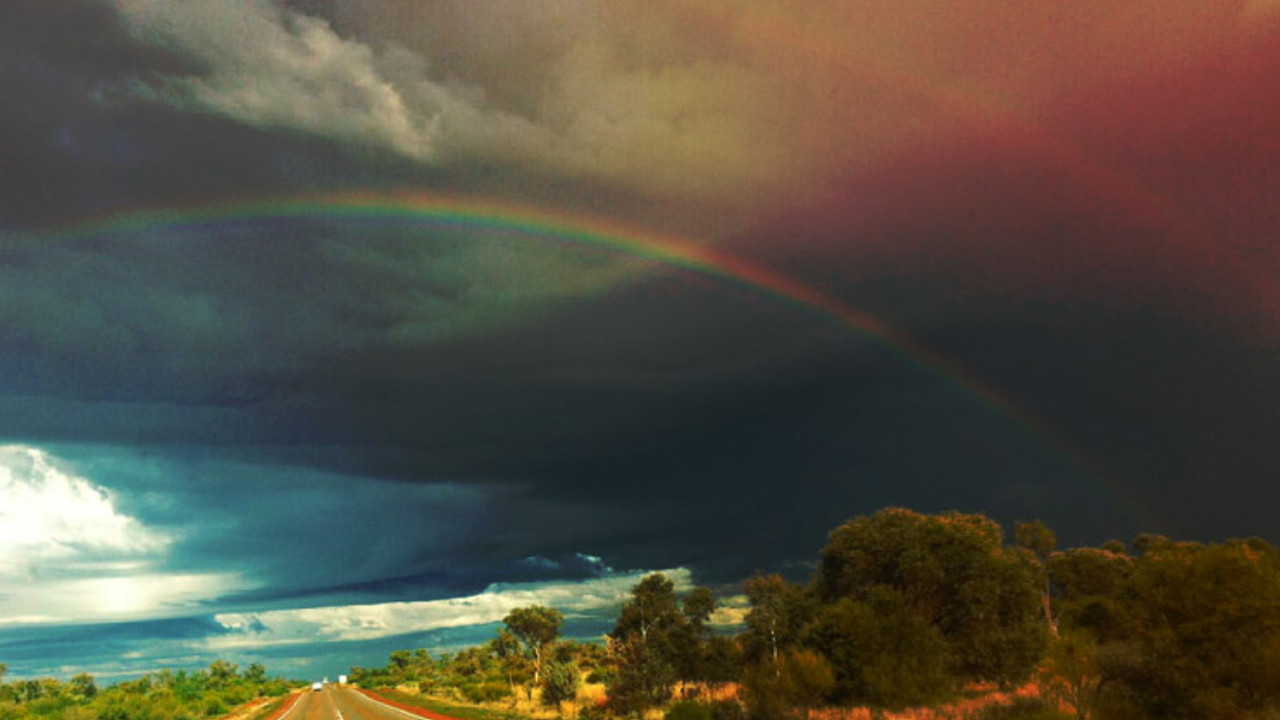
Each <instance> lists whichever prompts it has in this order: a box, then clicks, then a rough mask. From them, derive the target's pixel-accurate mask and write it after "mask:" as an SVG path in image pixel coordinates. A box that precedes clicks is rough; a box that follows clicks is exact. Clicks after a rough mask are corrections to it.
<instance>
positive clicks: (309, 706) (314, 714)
mask: <svg viewBox="0 0 1280 720" xmlns="http://www.w3.org/2000/svg"><path fill="white" fill-rule="evenodd" d="M415 717H416V716H414V715H410V714H408V713H405V712H402V711H400V710H396V709H394V708H390V707H387V706H386V705H383V704H381V703H378V702H376V701H374V700H370V699H369V698H367V697H365V696H364V695H361V694H360V693H358V692H356V691H355V690H352V689H351V688H344V687H339V686H337V685H326V686H325V688H324V689H323V690H319V691H315V690H305V691H303V693H302V697H301V698H299V699H298V704H297V705H295V706H294V708H293V709H292V710H290V711H289V714H287V715H285V716H284V718H283V720H411V719H412V718H415ZM418 720H421V719H418Z"/></svg>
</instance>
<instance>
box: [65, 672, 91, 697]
mask: <svg viewBox="0 0 1280 720" xmlns="http://www.w3.org/2000/svg"><path fill="white" fill-rule="evenodd" d="M71 692H73V693H75V694H77V695H79V696H80V697H82V698H85V699H86V700H89V699H92V698H93V696H94V695H97V694H98V685H97V683H95V682H94V681H93V676H92V675H90V674H89V673H80V674H79V675H76V676H74V677H72V678H71Z"/></svg>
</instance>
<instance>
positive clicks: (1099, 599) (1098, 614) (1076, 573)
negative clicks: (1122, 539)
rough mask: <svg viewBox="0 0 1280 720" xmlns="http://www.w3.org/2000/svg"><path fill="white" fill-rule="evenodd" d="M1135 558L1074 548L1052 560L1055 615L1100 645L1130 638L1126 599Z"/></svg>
mask: <svg viewBox="0 0 1280 720" xmlns="http://www.w3.org/2000/svg"><path fill="white" fill-rule="evenodd" d="M1133 565H1134V559H1133V558H1132V557H1130V556H1129V554H1128V553H1127V552H1125V551H1124V549H1123V548H1121V549H1120V552H1116V551H1115V549H1114V548H1113V549H1112V550H1106V549H1102V550H1099V549H1097V548H1072V549H1070V550H1064V551H1061V552H1056V553H1054V554H1053V555H1052V556H1050V558H1049V562H1048V567H1047V570H1048V574H1049V581H1050V586H1051V587H1052V588H1053V606H1054V607H1053V614H1054V617H1055V618H1057V619H1058V622H1059V624H1060V625H1062V626H1063V627H1066V628H1075V629H1087V630H1089V631H1090V632H1092V633H1093V635H1094V637H1095V638H1097V640H1098V641H1099V642H1100V643H1107V642H1112V641H1118V640H1122V639H1124V638H1126V637H1128V636H1129V634H1130V631H1129V630H1128V629H1126V628H1127V626H1128V624H1129V619H1128V618H1129V616H1130V614H1131V613H1130V612H1129V611H1128V610H1127V606H1128V605H1129V602H1128V600H1127V599H1126V597H1125V596H1126V594H1127V592H1128V590H1127V587H1128V582H1129V577H1130V575H1131V574H1132V572H1133Z"/></svg>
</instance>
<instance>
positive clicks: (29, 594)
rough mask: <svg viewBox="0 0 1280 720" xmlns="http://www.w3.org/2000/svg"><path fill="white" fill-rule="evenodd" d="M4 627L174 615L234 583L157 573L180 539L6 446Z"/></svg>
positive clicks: (1, 554)
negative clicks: (159, 566)
mask: <svg viewBox="0 0 1280 720" xmlns="http://www.w3.org/2000/svg"><path fill="white" fill-rule="evenodd" d="M0 495H2V496H3V497H4V498H5V502H4V504H3V505H0V580H4V582H5V585H6V586H8V587H13V588H21V591H20V592H7V593H4V594H0V623H4V624H30V623H51V622H64V623H65V622H86V621H93V620H100V619H105V618H136V617H147V616H151V615H155V614H166V613H173V612H175V611H177V610H179V609H180V608H183V607H190V606H191V605H193V604H195V603H198V602H200V601H203V600H207V599H209V598H211V597H216V596H217V595H219V594H222V593H224V592H226V591H227V590H229V589H231V588H233V587H236V586H237V585H238V584H239V579H238V578H237V577H236V576H235V574H233V573H214V574H193V573H167V572H158V571H157V570H156V567H155V566H156V565H157V564H158V562H159V561H160V560H162V559H163V557H164V556H165V555H166V554H167V553H168V551H169V549H170V547H171V546H172V544H173V542H174V538H173V537H171V536H170V535H168V534H166V533H162V532H158V531H156V530H154V529H152V528H149V527H147V526H145V525H144V524H142V523H141V522H139V521H138V519H136V518H134V517H131V516H129V515H125V514H123V513H121V512H120V511H119V509H118V508H117V507H116V503H115V502H114V500H113V498H112V496H111V495H110V494H109V493H108V492H107V491H106V490H105V489H103V488H102V487H100V486H98V485H95V484H94V483H92V482H91V481H89V480H88V479H86V478H83V477H79V476H77V475H75V474H73V473H72V472H70V471H68V470H67V469H64V468H63V467H60V465H59V463H58V462H57V461H56V460H55V459H54V458H53V457H52V456H50V455H49V454H48V453H46V452H44V451H42V450H39V449H37V448H33V447H27V446H22V445H5V446H0Z"/></svg>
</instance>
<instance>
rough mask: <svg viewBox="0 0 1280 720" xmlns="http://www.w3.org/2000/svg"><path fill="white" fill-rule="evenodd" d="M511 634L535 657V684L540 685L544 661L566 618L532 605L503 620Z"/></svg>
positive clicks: (556, 611) (547, 609) (512, 612)
mask: <svg viewBox="0 0 1280 720" xmlns="http://www.w3.org/2000/svg"><path fill="white" fill-rule="evenodd" d="M502 622H503V623H505V624H506V626H507V630H509V631H510V632H511V634H512V635H514V636H515V637H516V638H517V639H519V640H520V642H521V643H523V644H524V646H525V648H527V649H528V651H529V652H530V653H531V654H532V655H533V684H534V685H538V684H539V681H540V678H541V675H542V661H543V657H544V655H545V651H546V650H547V648H548V646H550V645H551V644H552V643H554V642H555V641H556V638H558V637H560V626H561V624H563V623H564V616H563V615H561V614H560V611H559V610H556V609H555V608H549V607H545V606H543V605H530V606H529V607H522V608H516V609H514V610H512V611H511V612H509V613H507V616H506V617H505V618H503V620H502Z"/></svg>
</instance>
